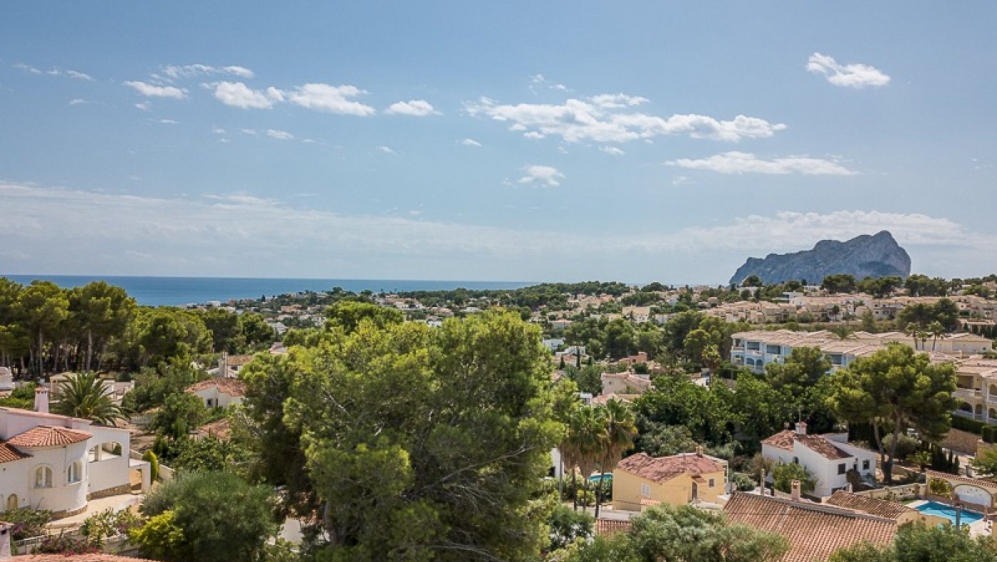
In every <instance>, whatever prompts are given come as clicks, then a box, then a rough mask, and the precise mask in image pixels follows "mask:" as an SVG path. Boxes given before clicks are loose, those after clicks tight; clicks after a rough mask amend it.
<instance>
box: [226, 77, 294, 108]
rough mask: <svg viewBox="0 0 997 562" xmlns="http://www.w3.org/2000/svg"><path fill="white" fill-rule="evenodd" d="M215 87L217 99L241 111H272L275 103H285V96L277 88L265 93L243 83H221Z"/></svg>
mask: <svg viewBox="0 0 997 562" xmlns="http://www.w3.org/2000/svg"><path fill="white" fill-rule="evenodd" d="M214 86H215V98H216V99H218V101H220V102H222V103H223V104H225V105H228V106H231V107H238V108H241V109H270V108H272V107H273V104H274V102H275V101H283V99H284V96H283V94H282V93H281V92H280V91H278V90H277V89H276V88H268V89H267V91H265V92H263V91H260V90H254V89H252V88H250V87H249V86H247V85H245V84H243V83H242V82H219V83H217V84H215V85H214Z"/></svg>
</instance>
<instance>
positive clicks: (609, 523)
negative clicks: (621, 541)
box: [595, 519, 632, 537]
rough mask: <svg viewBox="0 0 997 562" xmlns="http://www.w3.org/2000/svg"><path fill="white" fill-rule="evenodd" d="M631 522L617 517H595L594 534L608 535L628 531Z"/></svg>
mask: <svg viewBox="0 0 997 562" xmlns="http://www.w3.org/2000/svg"><path fill="white" fill-rule="evenodd" d="M631 526H632V524H631V523H630V520H629V519H627V520H622V521H621V520H617V519H597V520H596V522H595V534H596V535H598V536H600V537H609V536H612V535H615V534H616V533H626V532H628V531H630V527H631Z"/></svg>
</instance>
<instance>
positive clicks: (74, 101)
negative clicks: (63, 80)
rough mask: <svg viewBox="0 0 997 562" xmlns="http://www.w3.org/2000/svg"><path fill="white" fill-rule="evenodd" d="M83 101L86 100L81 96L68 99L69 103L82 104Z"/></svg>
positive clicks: (85, 101)
mask: <svg viewBox="0 0 997 562" xmlns="http://www.w3.org/2000/svg"><path fill="white" fill-rule="evenodd" d="M85 103H87V100H85V99H82V98H73V99H71V100H69V105H83V104H85Z"/></svg>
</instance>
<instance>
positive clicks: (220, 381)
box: [187, 378, 246, 396]
mask: <svg viewBox="0 0 997 562" xmlns="http://www.w3.org/2000/svg"><path fill="white" fill-rule="evenodd" d="M212 386H217V387H218V390H219V392H224V393H225V394H228V395H229V396H245V395H246V383H244V382H242V381H241V380H239V379H226V378H217V379H208V380H206V381H201V382H199V383H196V384H193V385H191V386H189V387H187V392H191V393H193V392H197V391H199V390H204V389H206V388H211V387H212Z"/></svg>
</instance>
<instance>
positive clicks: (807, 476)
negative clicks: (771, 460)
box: [772, 462, 817, 494]
mask: <svg viewBox="0 0 997 562" xmlns="http://www.w3.org/2000/svg"><path fill="white" fill-rule="evenodd" d="M793 480H799V481H800V488H801V491H803V492H812V491H813V489H814V487H815V486H816V485H817V479H816V478H814V476H813V474H811V473H810V471H809V470H807V469H806V467H804V466H803V465H801V464H798V463H795V462H793V463H789V464H786V463H778V464H776V465H775V468H773V469H772V481H773V485H774V486H775V489H776V490H779V491H780V492H785V493H787V494H788V493H790V492H792V483H793Z"/></svg>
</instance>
